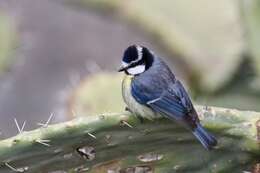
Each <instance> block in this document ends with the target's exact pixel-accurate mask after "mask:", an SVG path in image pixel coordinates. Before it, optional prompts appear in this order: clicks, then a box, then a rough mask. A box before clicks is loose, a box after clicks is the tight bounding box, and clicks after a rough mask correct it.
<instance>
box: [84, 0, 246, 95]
mask: <svg viewBox="0 0 260 173" xmlns="http://www.w3.org/2000/svg"><path fill="white" fill-rule="evenodd" d="M81 1H82V2H86V4H90V5H92V6H93V2H92V1H90V2H91V3H90V2H89V1H88V0H81ZM105 2H106V3H105ZM102 3H103V5H101V4H102ZM110 3H113V4H114V5H113V7H114V8H117V11H118V14H119V15H123V16H125V18H128V19H129V20H131V21H133V23H135V24H138V26H141V27H142V28H143V29H144V30H145V31H147V32H150V33H151V34H152V35H153V36H154V37H155V38H156V39H157V40H158V42H159V43H160V44H162V45H164V46H165V47H166V48H168V49H169V50H170V51H172V52H174V53H175V54H179V55H181V57H183V60H184V61H185V62H186V64H187V65H188V66H189V68H190V69H191V70H190V71H191V72H192V73H194V74H188V75H191V76H195V77H196V79H194V80H193V82H194V84H195V85H198V86H196V88H197V87H199V88H203V90H204V92H205V91H208V92H211V91H215V90H217V89H219V88H220V87H221V86H223V85H225V84H226V83H227V82H228V81H229V79H230V78H231V77H232V75H233V74H234V73H235V71H236V69H237V67H238V66H239V64H240V62H241V61H242V56H241V55H242V53H243V51H244V49H245V41H244V38H243V28H242V27H241V25H242V23H241V20H240V11H239V4H238V1H237V0H231V1H226V0H220V1H215V2H214V3H212V2H211V1H207V0H198V1H192V0H188V1H181V0H163V1H157V0H131V1H116V0H114V1H110ZM106 4H107V1H104V0H99V1H97V3H96V5H97V6H98V5H99V6H100V7H101V8H102V9H103V8H104V6H105V5H106ZM148 4H149V5H148ZM110 7H111V5H110ZM220 11H221V13H220ZM220 69H221V70H220ZM197 76H198V77H197Z"/></svg>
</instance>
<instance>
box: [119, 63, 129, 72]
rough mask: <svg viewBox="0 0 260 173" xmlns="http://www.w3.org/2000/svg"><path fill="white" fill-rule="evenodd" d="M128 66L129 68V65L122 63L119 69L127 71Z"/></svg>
mask: <svg viewBox="0 0 260 173" xmlns="http://www.w3.org/2000/svg"><path fill="white" fill-rule="evenodd" d="M127 68H128V66H127V65H124V64H122V65H121V66H120V68H119V69H118V72H122V71H125V70H127Z"/></svg>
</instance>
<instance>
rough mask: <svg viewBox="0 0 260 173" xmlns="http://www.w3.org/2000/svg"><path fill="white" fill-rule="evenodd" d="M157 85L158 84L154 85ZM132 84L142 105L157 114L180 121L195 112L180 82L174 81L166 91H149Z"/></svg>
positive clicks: (133, 91)
mask: <svg viewBox="0 0 260 173" xmlns="http://www.w3.org/2000/svg"><path fill="white" fill-rule="evenodd" d="M154 85H156V84H154ZM147 88H150V87H144V86H139V85H138V83H132V95H133V97H134V98H135V99H136V100H137V101H138V102H139V103H141V104H145V105H147V106H148V107H150V108H151V109H153V110H154V111H156V112H159V113H161V114H163V115H165V116H166V117H168V118H170V119H174V120H180V119H183V118H184V117H186V116H188V114H189V113H190V112H192V111H193V110H194V108H193V105H192V102H191V100H190V98H189V96H188V94H187V92H186V91H185V89H184V87H183V85H182V84H181V83H180V82H179V81H178V80H175V81H172V82H171V83H170V85H168V86H167V88H166V89H158V88H157V89H155V90H157V91H154V90H149V89H147Z"/></svg>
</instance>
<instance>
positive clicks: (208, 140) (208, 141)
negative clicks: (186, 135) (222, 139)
mask: <svg viewBox="0 0 260 173" xmlns="http://www.w3.org/2000/svg"><path fill="white" fill-rule="evenodd" d="M193 134H194V135H195V136H196V138H197V139H198V140H199V141H200V142H201V144H202V145H203V146H204V147H205V148H206V149H207V150H210V149H211V148H212V147H214V146H216V145H217V140H216V138H215V137H214V136H213V135H211V134H210V133H208V132H207V131H206V130H205V129H204V128H203V127H202V126H201V125H200V124H199V123H197V127H196V128H195V129H194V130H193Z"/></svg>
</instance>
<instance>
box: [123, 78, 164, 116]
mask: <svg viewBox="0 0 260 173" xmlns="http://www.w3.org/2000/svg"><path fill="white" fill-rule="evenodd" d="M132 79H133V76H129V75H126V76H125V77H124V79H123V82H122V95H123V99H124V101H125V103H126V104H127V106H128V108H129V109H130V110H131V111H132V112H133V113H134V114H136V115H138V116H142V117H144V118H147V119H154V118H157V117H160V115H158V114H156V113H155V112H154V111H152V110H151V109H150V108H149V107H147V106H144V105H141V104H140V103H138V102H137V101H136V100H135V99H134V97H133V96H132V94H131V82H132Z"/></svg>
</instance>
